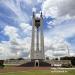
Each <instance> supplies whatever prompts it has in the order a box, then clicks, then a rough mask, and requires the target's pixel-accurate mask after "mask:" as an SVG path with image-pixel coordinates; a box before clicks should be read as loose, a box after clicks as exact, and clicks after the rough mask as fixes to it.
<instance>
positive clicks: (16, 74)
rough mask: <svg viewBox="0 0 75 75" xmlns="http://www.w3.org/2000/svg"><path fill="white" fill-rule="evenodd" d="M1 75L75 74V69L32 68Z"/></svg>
mask: <svg viewBox="0 0 75 75" xmlns="http://www.w3.org/2000/svg"><path fill="white" fill-rule="evenodd" d="M0 75H75V70H30V71H22V72H9V73H0Z"/></svg>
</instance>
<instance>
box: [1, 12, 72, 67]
mask: <svg viewBox="0 0 75 75" xmlns="http://www.w3.org/2000/svg"><path fill="white" fill-rule="evenodd" d="M30 51H31V52H30V60H27V59H24V60H17V59H16V60H5V61H4V64H18V66H29V67H31V66H33V67H34V66H35V67H40V66H50V67H53V66H65V65H69V67H70V66H71V60H60V59H59V60H50V59H48V60H46V58H45V50H44V32H43V15H42V12H41V13H40V14H39V17H37V16H36V13H35V12H33V17H32V37H31V48H30ZM1 62H2V61H1ZM2 63H3V62H2Z"/></svg>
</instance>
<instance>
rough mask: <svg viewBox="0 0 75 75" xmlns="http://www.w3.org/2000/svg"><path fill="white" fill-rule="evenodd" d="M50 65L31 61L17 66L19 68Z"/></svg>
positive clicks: (39, 61) (40, 61)
mask: <svg viewBox="0 0 75 75" xmlns="http://www.w3.org/2000/svg"><path fill="white" fill-rule="evenodd" d="M49 66H51V64H49V63H47V62H45V61H42V60H32V61H30V62H27V63H24V64H21V65H19V67H49Z"/></svg>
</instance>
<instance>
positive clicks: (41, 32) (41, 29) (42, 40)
mask: <svg viewBox="0 0 75 75" xmlns="http://www.w3.org/2000/svg"><path fill="white" fill-rule="evenodd" d="M40 17H41V20H40V34H41V35H40V41H41V42H40V45H41V51H42V59H45V55H44V34H43V17H42V12H41V15H40Z"/></svg>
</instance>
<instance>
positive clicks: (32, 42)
mask: <svg viewBox="0 0 75 75" xmlns="http://www.w3.org/2000/svg"><path fill="white" fill-rule="evenodd" d="M34 19H35V15H34V12H33V21H32V40H31V60H32V59H34V44H35V43H34V42H35V41H34V39H35V20H34Z"/></svg>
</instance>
